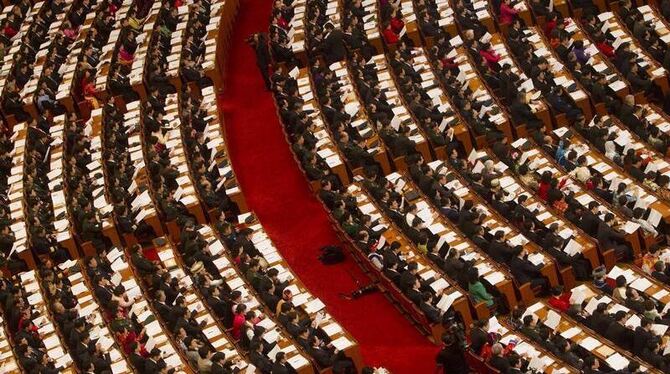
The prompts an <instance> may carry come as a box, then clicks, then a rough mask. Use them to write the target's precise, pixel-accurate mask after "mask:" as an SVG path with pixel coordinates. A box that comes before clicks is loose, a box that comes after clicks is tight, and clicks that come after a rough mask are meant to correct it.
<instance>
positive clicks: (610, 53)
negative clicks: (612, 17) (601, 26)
mask: <svg viewBox="0 0 670 374" xmlns="http://www.w3.org/2000/svg"><path fill="white" fill-rule="evenodd" d="M596 47H597V48H598V50H599V51H600V52H601V53H602V54H604V55H605V56H607V57H608V58H612V57H614V47H612V46H611V45H610V44H609V43H608V42H607V40H605V37H604V36H602V35H601V36H599V37H598V38H597V39H596Z"/></svg>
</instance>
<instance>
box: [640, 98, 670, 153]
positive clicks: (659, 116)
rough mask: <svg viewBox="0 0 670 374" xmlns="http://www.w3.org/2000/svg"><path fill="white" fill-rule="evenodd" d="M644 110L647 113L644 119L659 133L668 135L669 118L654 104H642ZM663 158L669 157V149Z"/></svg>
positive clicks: (669, 132) (669, 128)
mask: <svg viewBox="0 0 670 374" xmlns="http://www.w3.org/2000/svg"><path fill="white" fill-rule="evenodd" d="M643 106H644V109H645V110H646V111H647V113H648V114H647V116H646V117H645V119H646V120H647V121H648V122H649V123H650V124H651V125H653V126H656V127H657V128H658V129H659V130H661V132H663V133H665V134H666V135H670V116H668V115H667V114H666V113H665V112H664V111H663V110H662V109H661V108H659V107H657V106H656V105H654V104H644V105H643ZM664 156H665V157H670V149H667V150H666V152H665V154H664Z"/></svg>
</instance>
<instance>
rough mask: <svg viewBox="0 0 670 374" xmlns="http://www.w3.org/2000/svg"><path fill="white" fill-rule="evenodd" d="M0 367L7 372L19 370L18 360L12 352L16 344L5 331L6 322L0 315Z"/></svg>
mask: <svg viewBox="0 0 670 374" xmlns="http://www.w3.org/2000/svg"><path fill="white" fill-rule="evenodd" d="M0 325H1V326H0V357H1V358H0V368H2V369H3V370H6V372H8V373H16V372H19V371H20V370H21V369H19V360H18V359H17V357H16V354H15V353H14V349H15V348H14V347H16V345H15V344H14V342H12V341H11V340H10V338H9V337H8V335H9V334H8V333H7V327H6V326H7V322H5V321H4V318H3V317H0Z"/></svg>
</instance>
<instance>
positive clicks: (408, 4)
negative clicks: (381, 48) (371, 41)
mask: <svg viewBox="0 0 670 374" xmlns="http://www.w3.org/2000/svg"><path fill="white" fill-rule="evenodd" d="M399 12H400V14H401V15H402V20H403V21H404V22H405V33H406V34H407V36H408V37H409V38H410V39H411V40H412V42H414V45H415V46H420V45H421V36H420V35H419V34H420V33H419V26H418V22H417V12H416V11H415V10H414V1H413V0H400V9H399ZM386 46H387V47H388V48H392V47H393V46H391V45H388V44H387V45H386Z"/></svg>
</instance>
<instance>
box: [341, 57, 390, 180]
mask: <svg viewBox="0 0 670 374" xmlns="http://www.w3.org/2000/svg"><path fill="white" fill-rule="evenodd" d="M330 70H331V71H333V72H334V73H335V76H337V77H338V83H340V85H341V88H340V94H341V95H342V103H343V104H344V110H345V112H347V114H349V115H350V116H351V122H349V123H348V126H350V127H353V128H354V129H355V130H356V132H357V133H358V134H359V135H360V136H361V137H362V138H364V139H366V140H365V148H366V150H367V151H368V152H370V153H371V154H373V155H374V159H375V161H377V162H379V164H380V165H381V167H382V170H383V171H384V173H386V172H389V173H390V172H391V165H390V163H389V151H388V149H387V148H386V146H385V145H384V142H382V140H381V138H380V137H379V134H378V133H377V130H376V128H375V126H374V125H373V123H372V121H370V119H369V118H368V115H367V109H366V108H365V103H363V102H362V101H361V100H360V98H359V96H358V93H357V91H356V89H355V88H354V86H353V79H352V77H351V74H350V72H349V69H348V68H347V64H346V62H336V63H334V64H332V65H330ZM370 134H372V135H370Z"/></svg>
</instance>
